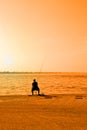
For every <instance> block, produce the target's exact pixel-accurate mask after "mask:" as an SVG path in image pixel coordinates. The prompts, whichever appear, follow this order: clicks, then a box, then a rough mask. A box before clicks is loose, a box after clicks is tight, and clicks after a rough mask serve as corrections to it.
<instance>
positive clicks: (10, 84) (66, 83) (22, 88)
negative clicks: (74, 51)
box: [0, 72, 87, 96]
mask: <svg viewBox="0 0 87 130" xmlns="http://www.w3.org/2000/svg"><path fill="white" fill-rule="evenodd" d="M33 79H36V80H37V81H38V86H39V88H40V93H41V94H47V95H49V94H87V73H82V72H30V73H26V72H24V73H16V72H15V73H0V95H1V96H2V95H31V88H32V81H33Z"/></svg>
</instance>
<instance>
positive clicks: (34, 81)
mask: <svg viewBox="0 0 87 130" xmlns="http://www.w3.org/2000/svg"><path fill="white" fill-rule="evenodd" d="M34 91H38V95H40V89H39V87H38V83H37V82H36V80H35V79H34V80H33V83H32V95H33V94H34Z"/></svg>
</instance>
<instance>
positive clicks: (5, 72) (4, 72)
mask: <svg viewBox="0 0 87 130" xmlns="http://www.w3.org/2000/svg"><path fill="white" fill-rule="evenodd" d="M22 73H23V74H24V73H28V74H40V73H43V74H45V73H46V74H48V73H53V74H71V73H72V74H82V73H84V74H87V72H51V71H50V72H28V71H26V72H22V71H20V72H18V71H17V72H16V71H12V72H10V71H3V72H0V74H22Z"/></svg>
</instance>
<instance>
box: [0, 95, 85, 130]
mask: <svg viewBox="0 0 87 130" xmlns="http://www.w3.org/2000/svg"><path fill="white" fill-rule="evenodd" d="M0 130H87V95H86V94H85V95H84V94H71V95H70V94H68V95H67V94H59V95H42V96H31V95H19V96H0Z"/></svg>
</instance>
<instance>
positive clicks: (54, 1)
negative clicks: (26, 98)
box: [0, 0, 87, 72]
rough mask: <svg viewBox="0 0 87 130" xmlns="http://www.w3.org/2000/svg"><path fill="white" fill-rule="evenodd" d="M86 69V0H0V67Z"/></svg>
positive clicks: (1, 68)
mask: <svg viewBox="0 0 87 130" xmlns="http://www.w3.org/2000/svg"><path fill="white" fill-rule="evenodd" d="M40 69H41V71H58V72H61V71H72V72H73V71H74V72H75V71H79V72H87V0H0V71H40Z"/></svg>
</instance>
